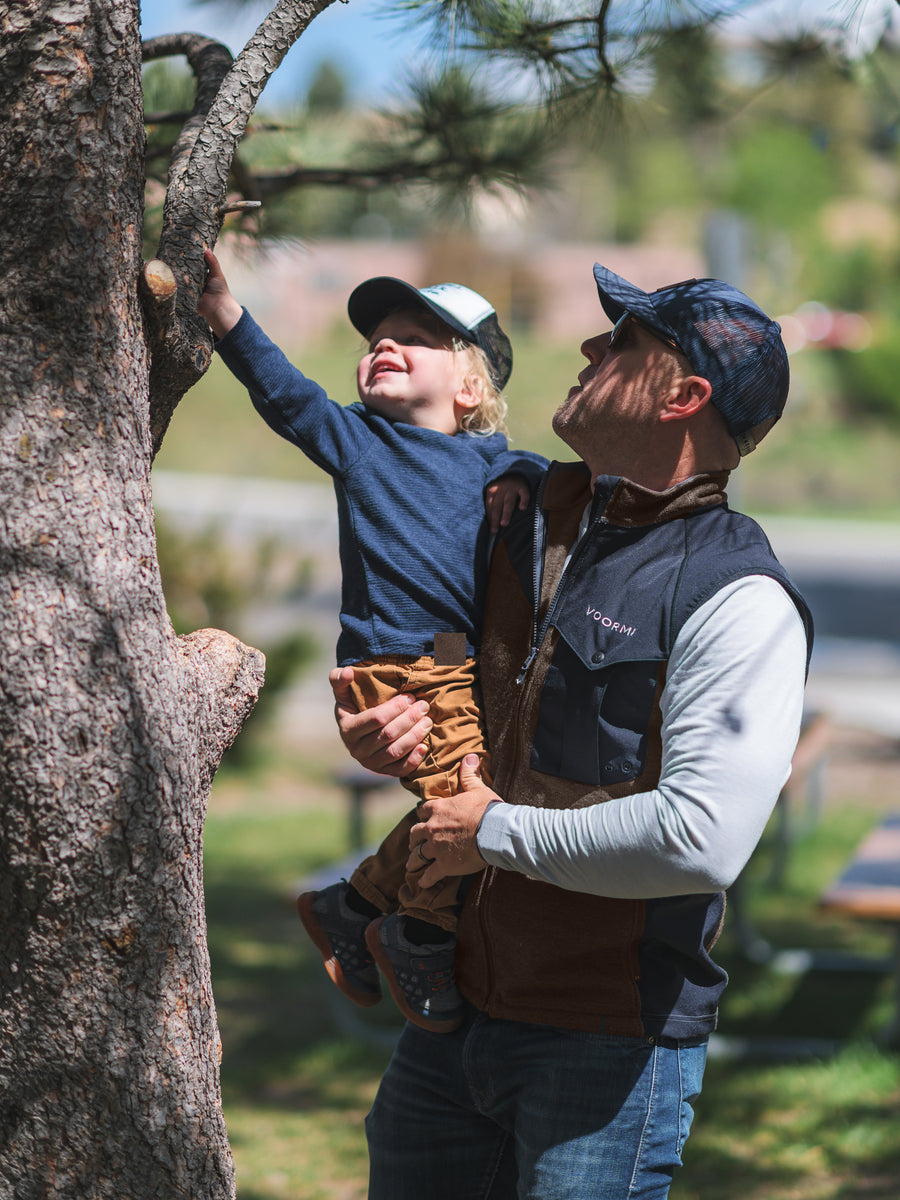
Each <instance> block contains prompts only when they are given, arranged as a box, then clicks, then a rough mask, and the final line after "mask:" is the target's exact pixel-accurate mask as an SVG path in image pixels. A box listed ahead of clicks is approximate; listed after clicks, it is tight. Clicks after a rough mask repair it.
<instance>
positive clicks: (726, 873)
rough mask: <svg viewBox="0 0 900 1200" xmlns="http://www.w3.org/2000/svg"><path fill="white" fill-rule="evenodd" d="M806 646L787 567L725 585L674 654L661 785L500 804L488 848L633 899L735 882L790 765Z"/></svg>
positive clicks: (498, 858)
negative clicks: (593, 798) (567, 802)
mask: <svg viewBox="0 0 900 1200" xmlns="http://www.w3.org/2000/svg"><path fill="white" fill-rule="evenodd" d="M806 650H807V647H806V637H805V633H804V628H803V622H802V621H801V619H800V615H799V613H798V612H797V609H796V607H795V605H794V603H793V602H792V600H791V599H790V597H789V596H788V595H787V593H786V592H785V591H784V589H783V588H782V587H781V586H780V584H778V583H777V582H776V581H775V580H773V579H771V578H769V577H767V576H761V575H751V576H747V577H745V578H743V579H740V580H738V581H736V582H735V583H732V584H729V585H728V586H726V587H724V588H722V589H721V590H720V591H719V592H717V593H716V595H715V596H713V597H712V598H711V599H710V600H708V601H707V602H706V603H705V604H703V605H702V606H701V607H700V608H698V610H697V611H696V612H695V613H694V614H693V615H692V616H691V617H690V618H689V619H688V620H687V621H686V622H685V624H684V626H683V628H682V630H681V632H680V633H679V635H678V638H677V639H676V642H675V645H674V647H673V650H672V654H671V657H670V659H669V664H668V673H667V679H666V684H665V687H664V690H663V694H662V697H661V701H660V705H661V710H662V746H663V760H662V772H661V775H660V780H659V784H658V786H657V787H655V788H654V789H653V790H652V791H647V792H639V793H637V794H635V795H630V796H625V797H622V798H619V799H613V800H608V801H605V802H604V803H602V804H596V805H592V806H590V807H587V808H580V809H548V808H531V807H528V806H526V805H517V804H501V803H494V804H492V805H491V806H490V807H489V808H488V809H487V811H486V812H485V814H484V817H483V818H482V821H481V825H480V827H479V830H478V839H477V840H478V849H479V851H480V853H481V855H482V857H483V858H484V859H485V861H486V862H487V863H488V864H490V865H492V866H496V867H501V868H504V869H506V870H511V871H519V872H521V873H522V874H525V875H530V876H533V877H534V878H537V879H542V880H544V881H545V882H547V883H552V884H556V885H558V886H559V887H563V888H568V889H570V890H573V891H578V892H589V893H594V894H596V895H602V896H611V897H618V898H623V899H651V898H652V897H656V896H676V895H688V894H696V893H705V892H717V891H720V890H721V889H723V888H726V887H729V886H730V885H731V884H732V883H733V882H734V880H735V879H736V878H737V876H738V874H739V873H740V871H741V870H742V868H743V867H744V865H745V864H746V862H747V860H748V859H749V857H750V855H751V854H752V852H753V850H754V848H755V846H756V844H757V842H758V841H759V838H760V836H761V835H762V832H763V829H764V828H765V825H766V822H767V821H768V819H769V816H770V814H771V812H772V809H773V807H774V805H775V802H776V800H777V798H778V794H779V792H780V791H781V788H782V787H783V786H784V783H785V781H786V780H787V778H788V776H789V774H790V765H791V758H792V755H793V752H794V749H795V747H796V744H797V738H798V735H799V731H800V719H801V715H802V709H803V689H804V683H805V669H806Z"/></svg>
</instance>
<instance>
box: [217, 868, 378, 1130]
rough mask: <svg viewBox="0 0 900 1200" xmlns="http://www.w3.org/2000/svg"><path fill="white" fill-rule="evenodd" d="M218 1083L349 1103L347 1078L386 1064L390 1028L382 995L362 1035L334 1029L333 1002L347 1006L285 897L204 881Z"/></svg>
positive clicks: (287, 1099)
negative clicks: (219, 1072)
mask: <svg viewBox="0 0 900 1200" xmlns="http://www.w3.org/2000/svg"><path fill="white" fill-rule="evenodd" d="M206 906H207V920H208V928H209V948H210V959H211V964H212V979H213V991H214V995H215V1000H216V1011H217V1015H218V1020H219V1027H220V1030H221V1034H222V1048H223V1058H222V1086H223V1091H224V1092H225V1093H226V1094H227V1093H241V1094H242V1095H243V1096H244V1098H245V1099H247V1098H251V1097H255V1098H257V1099H259V1100H261V1101H264V1102H265V1103H266V1105H267V1106H270V1105H273V1106H275V1107H282V1108H284V1109H286V1110H290V1111H302V1110H307V1109H321V1108H333V1109H336V1110H340V1109H343V1108H350V1107H353V1106H354V1104H356V1103H358V1101H357V1100H356V1099H355V1087H354V1083H355V1082H359V1083H362V1082H364V1081H369V1080H370V1079H371V1077H372V1075H373V1073H377V1074H380V1073H381V1071H382V1070H383V1069H384V1066H385V1065H386V1062H387V1058H388V1051H387V1049H386V1048H385V1047H384V1046H380V1045H377V1044H375V1045H373V1044H371V1043H373V1042H376V1043H377V1042H378V1041H379V1040H380V1041H382V1042H385V1043H386V1042H387V1041H388V1040H389V1039H391V1038H392V1036H393V1035H394V1034H395V1033H396V1032H399V1018H398V1016H397V1014H396V1010H394V1009H393V1007H392V1005H391V1004H390V1001H387V1002H385V1003H383V1004H382V1005H381V1006H380V1007H379V1009H375V1010H371V1016H370V1014H369V1013H365V1014H362V1010H354V1013H355V1012H359V1013H360V1014H361V1017H360V1019H362V1018H363V1017H364V1018H365V1020H366V1025H365V1029H371V1031H372V1037H371V1038H370V1039H368V1040H363V1038H359V1039H355V1040H350V1039H347V1038H344V1037H341V1036H340V1024H341V1022H340V1020H337V1021H336V1019H335V1009H336V1006H340V1005H346V1006H348V1007H349V1008H351V1009H353V1008H354V1006H353V1005H352V1004H351V1002H350V1001H349V1000H347V999H346V998H345V997H343V996H341V995H340V994H339V993H338V992H337V990H336V989H335V988H334V987H333V985H332V984H331V983H330V981H329V980H328V978H327V976H326V975H325V971H324V968H323V966H322V960H321V958H320V957H319V955H318V953H317V952H316V951H315V950H314V949H313V947H312V946H311V945H310V944H309V942H308V940H307V938H306V936H305V934H304V932H303V929H302V926H301V925H300V921H299V919H298V918H297V916H296V912H295V910H294V907H293V904H292V903H291V901H290V898H289V897H287V896H286V895H284V894H281V893H279V891H278V890H277V889H276V888H274V887H273V886H271V885H268V886H267V885H266V884H265V883H264V882H249V881H247V880H245V881H243V882H233V883H224V882H215V883H212V884H207V889H206Z"/></svg>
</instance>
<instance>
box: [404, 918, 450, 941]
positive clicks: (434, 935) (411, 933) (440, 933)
mask: <svg viewBox="0 0 900 1200" xmlns="http://www.w3.org/2000/svg"><path fill="white" fill-rule="evenodd" d="M401 920H402V922H403V936H404V937H405V938H406V940H407V941H408V942H412V944H413V945H414V946H446V945H447V944H448V943H449V942H453V941H455V940H456V934H455V933H451V932H450V931H449V930H447V929H442V928H441V927H440V925H430V924H429V923H428V921H422V920H420V919H419V918H418V917H401Z"/></svg>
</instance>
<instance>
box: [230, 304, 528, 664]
mask: <svg viewBox="0 0 900 1200" xmlns="http://www.w3.org/2000/svg"><path fill="white" fill-rule="evenodd" d="M216 349H217V350H218V351H219V353H220V354H221V356H222V359H223V360H224V362H225V363H226V365H227V366H228V367H229V369H230V370H231V371H232V372H233V374H234V375H235V376H236V377H237V378H238V379H239V380H240V381H241V383H243V384H244V386H245V387H246V388H247V390H248V392H249V393H250V398H251V400H252V401H253V404H254V406H255V408H256V409H257V411H258V412H259V413H260V415H261V416H262V417H263V418H264V419H265V421H266V422H267V423H268V424H269V425H270V426H271V428H272V429H274V430H275V432H276V433H279V434H281V436H282V437H284V438H286V439H287V440H288V441H289V442H293V444H294V445H296V446H298V447H299V448H300V449H301V450H302V451H303V452H304V454H306V455H307V456H308V457H309V458H310V459H311V460H312V461H313V462H315V463H316V464H317V465H318V466H320V467H321V468H322V469H323V470H324V471H327V472H328V474H329V475H331V477H332V479H333V481H334V489H335V493H336V495H337V502H338V518H339V531H340V560H341V571H342V575H343V583H342V597H341V635H340V638H339V639H338V646H337V661H338V665H339V666H344V665H345V664H348V663H354V662H361V661H364V660H366V659H370V658H380V657H383V656H385V655H413V656H415V657H420V656H421V655H430V654H433V652H434V634H435V633H436V632H438V631H440V632H445V631H447V632H456V633H465V635H466V643H467V648H468V653H469V654H475V653H477V652H478V646H479V642H480V637H481V619H482V612H483V609H484V591H485V583H486V575H487V546H488V536H489V535H488V530H487V525H486V522H485V514H484V489H485V487H486V486H487V485H488V484H489V483H491V482H493V481H494V480H495V479H498V478H499V477H500V476H501V475H505V474H508V473H509V472H512V471H515V472H517V473H519V474H523V475H525V476H526V477H527V478H528V479H529V482H531V484H532V486H534V484H535V482H536V480H537V479H538V478H539V476H540V475H541V474H542V472H543V470H544V468H545V467H546V465H547V460H546V459H544V458H542V457H541V456H540V455H537V454H531V453H529V452H527V451H511V450H509V449H508V446H507V442H506V438H505V437H503V435H502V434H491V435H490V436H487V437H485V436H480V435H477V434H469V433H464V432H460V433H457V434H455V435H454V436H449V435H448V434H446V433H441V432H439V431H437V430H433V429H422V428H419V427H418V426H415V425H408V424H405V423H403V422H399V421H396V422H394V421H389V420H387V419H386V418H385V417H382V416H379V415H378V414H377V413H375V412H373V411H371V410H370V409H368V408H366V407H365V406H364V405H363V404H360V403H355V404H350V405H348V406H346V407H344V406H342V405H340V404H337V403H335V402H334V401H333V400H330V399H329V398H328V396H327V395H326V394H325V392H324V391H323V389H322V388H321V387H319V385H318V384H317V383H314V382H313V381H312V380H311V379H307V378H306V376H305V375H303V374H302V373H301V372H300V371H298V370H297V368H296V367H294V366H293V365H292V364H291V363H290V362H289V361H288V360H287V358H286V357H285V355H284V354H283V353H282V351H281V350H279V349H278V347H277V346H276V345H275V344H274V343H273V342H272V341H270V340H269V338H268V337H267V336H266V335H265V334H264V333H263V331H262V330H261V329H260V327H259V326H258V325H257V324H256V322H255V321H254V320H253V318H252V317H251V316H250V314H249V313H248V312H247V311H246V310H245V311H244V314H243V316H242V317H241V319H240V320H239V321H238V323H237V325H235V326H234V328H233V329H231V330H230V331H229V333H227V334H226V335H225V337H224V338H222V339H221V340H220V341H218V342H217V344H216Z"/></svg>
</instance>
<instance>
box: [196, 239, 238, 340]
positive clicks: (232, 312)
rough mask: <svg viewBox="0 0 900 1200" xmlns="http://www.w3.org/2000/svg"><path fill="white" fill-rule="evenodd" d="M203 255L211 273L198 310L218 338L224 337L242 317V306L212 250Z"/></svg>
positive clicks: (205, 251) (204, 252)
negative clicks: (231, 289)
mask: <svg viewBox="0 0 900 1200" xmlns="http://www.w3.org/2000/svg"><path fill="white" fill-rule="evenodd" d="M203 257H204V258H205V260H206V266H207V268H208V269H209V274H208V275H207V277H206V287H205V288H204V289H203V294H202V295H201V297H200V301H199V303H198V304H197V312H198V313H199V314H200V316H201V317H205V318H206V320H207V322H208V323H209V327H210V329H211V330H212V331H213V333H214V334H215V335H216V337H217V338H221V337H224V336H225V334H226V333H227V332H228V331H229V329H233V328H234V327H235V325H237V323H238V321H239V320H240V319H241V312H242V309H241V306H240V305H239V304H238V302H237V300H235V298H234V296H232V294H231V292H230V291H229V290H228V283H227V281H226V279H225V273H224V272H223V270H222V268H221V267H220V266H219V260H218V259H217V258H216V256H215V255H214V254H213V252H212V250H204V251H203Z"/></svg>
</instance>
